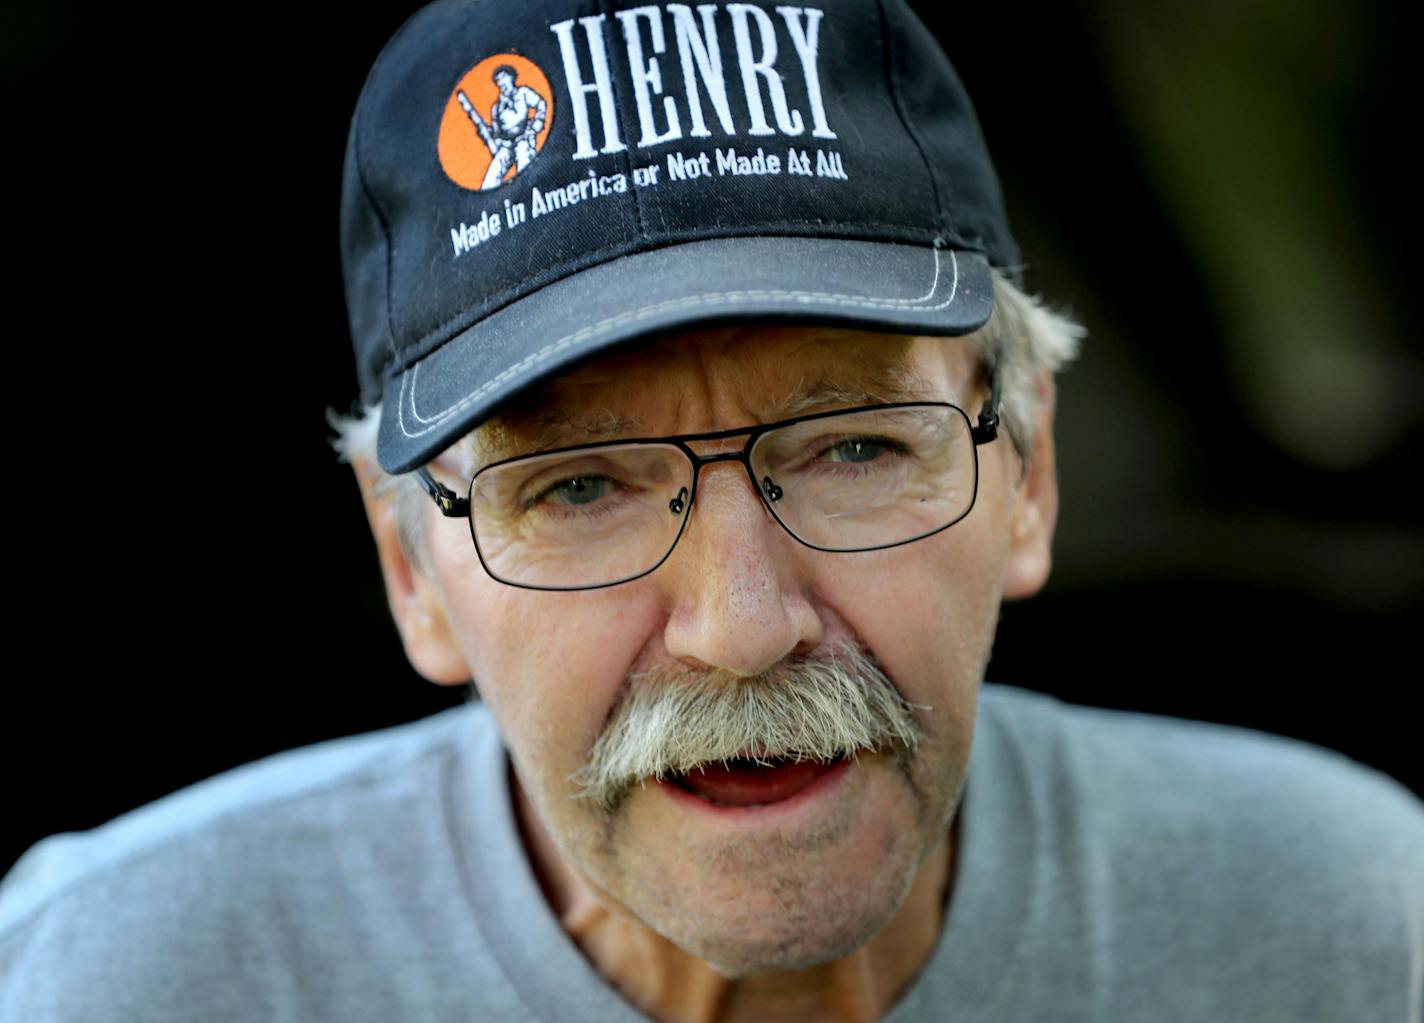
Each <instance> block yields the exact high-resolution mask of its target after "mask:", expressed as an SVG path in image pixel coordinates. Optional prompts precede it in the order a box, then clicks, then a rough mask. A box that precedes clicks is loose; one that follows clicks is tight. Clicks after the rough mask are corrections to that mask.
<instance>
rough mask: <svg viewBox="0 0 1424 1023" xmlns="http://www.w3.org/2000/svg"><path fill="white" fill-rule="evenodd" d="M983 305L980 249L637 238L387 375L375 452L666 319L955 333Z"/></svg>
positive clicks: (444, 437) (410, 447)
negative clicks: (647, 247) (623, 250)
mask: <svg viewBox="0 0 1424 1023" xmlns="http://www.w3.org/2000/svg"><path fill="white" fill-rule="evenodd" d="M992 309H993V285H992V280H991V277H990V273H989V264H988V262H987V260H986V259H985V258H984V256H982V255H981V254H979V253H977V252H969V251H963V250H958V251H957V250H953V249H941V248H933V247H930V246H925V245H902V244H893V243H886V242H867V241H849V240H845V239H828V238H794V237H749V238H717V239H711V240H706V241H696V242H687V243H685V244H681V245H671V246H666V247H663V248H658V249H653V250H651V251H647V252H638V253H634V254H632V255H628V256H622V257H619V258H617V259H613V260H610V261H608V262H606V263H600V264H599V265H597V266H594V267H590V268H589V269H587V270H583V271H581V272H579V273H575V274H573V275H571V276H569V277H565V278H563V279H562V280H559V281H556V282H554V283H552V284H549V285H547V286H545V287H543V288H541V289H539V290H538V291H536V292H534V293H533V294H531V295H529V296H527V297H525V298H522V299H519V300H518V301H516V302H513V303H511V304H509V305H506V306H504V307H503V308H501V309H499V310H498V311H497V312H495V313H492V314H491V315H489V316H487V317H485V318H483V319H481V320H480V321H479V322H478V323H475V324H474V325H473V326H471V327H470V328H468V329H467V330H465V331H463V332H461V333H460V334H457V335H456V336H455V337H453V338H451V339H450V340H449V341H448V342H446V343H445V344H444V345H442V346H441V347H440V348H438V349H437V350H435V351H434V352H431V353H430V354H429V355H427V356H426V357H425V358H424V359H422V360H420V361H419V362H417V363H415V364H413V365H412V366H410V367H408V368H407V369H406V370H405V371H404V372H402V373H400V374H398V375H397V376H395V377H393V378H392V379H390V380H388V381H387V383H386V388H385V395H384V397H383V405H382V415H381V430H380V437H379V440H378V442H377V458H378V460H379V461H380V463H381V467H382V468H383V469H385V470H386V471H387V472H389V473H402V472H409V471H410V470H412V469H415V468H417V467H419V466H421V465H423V464H424V463H426V462H428V461H430V460H431V459H432V458H434V457H435V456H436V455H438V454H439V453H440V452H441V451H443V450H444V449H445V448H447V447H449V446H450V445H451V444H453V443H454V442H455V441H456V440H457V439H459V438H460V437H461V436H463V435H464V434H465V433H467V432H468V431H470V430H472V429H473V428H474V427H475V426H477V425H479V424H480V423H481V422H483V421H484V420H485V419H487V418H489V416H490V415H491V414H493V413H494V412H495V411H496V410H497V408H498V406H499V405H500V404H501V403H503V402H505V401H507V400H509V399H510V398H511V397H513V396H514V395H515V394H517V393H518V392H520V391H522V390H524V389H525V388H527V387H529V386H530V385H532V384H535V383H537V382H539V381H540V380H544V379H546V378H548V377H551V376H556V375H558V374H559V373H561V372H564V371H565V370H567V369H568V368H570V367H571V366H572V365H573V364H575V363H577V362H580V361H582V360H583V359H585V358H587V357H588V356H590V355H593V354H595V353H597V352H602V351H605V350H607V349H609V348H612V347H614V346H616V345H619V344H622V343H623V342H626V341H629V340H632V339H634V338H640V337H646V336H647V335H650V334H655V333H659V332H662V331H667V330H671V329H674V328H687V327H693V326H707V325H710V324H714V323H728V322H745V321H748V320H756V321H762V322H781V323H791V322H796V323H824V324H827V325H833V326H842V327H852V328H858V329H862V330H879V331H884V332H887V333H896V334H931V335H956V334H966V333H969V332H970V331H972V330H976V329H977V328H979V327H981V326H983V325H984V323H985V321H986V320H988V318H989V313H990V311H991V310H992Z"/></svg>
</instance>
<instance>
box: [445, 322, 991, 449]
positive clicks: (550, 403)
mask: <svg viewBox="0 0 1424 1023" xmlns="http://www.w3.org/2000/svg"><path fill="white" fill-rule="evenodd" d="M976 352H977V347H976V345H975V344H974V338H973V335H969V336H966V337H957V338H956V337H933V338H932V337H918V336H915V335H906V334H882V333H876V332H871V331H861V330H848V329H840V328H833V327H810V326H766V325H759V326H752V327H726V328H709V329H703V330H693V331H682V332H678V333H675V334H667V335H662V336H658V337H654V338H650V339H645V340H642V341H639V342H635V343H633V344H631V345H627V346H625V347H622V348H620V349H618V350H616V351H614V352H610V353H606V354H603V355H600V356H597V357H594V358H592V359H590V360H588V361H586V362H584V363H581V364H580V365H578V366H577V367H575V368H574V369H572V370H570V371H568V372H566V373H564V374H562V375H560V376H558V377H554V378H552V379H550V380H547V381H545V382H544V383H542V384H540V385H538V386H536V387H533V388H531V389H529V390H528V391H526V392H524V393H523V394H521V395H520V396H518V397H517V398H516V399H515V400H513V401H511V402H509V403H507V404H506V405H504V406H503V407H501V409H500V410H499V412H498V413H497V414H496V415H494V416H493V417H491V418H490V419H489V420H487V421H486V422H485V423H483V424H482V425H481V426H480V427H478V428H477V429H476V430H475V431H473V432H472V433H470V434H467V435H466V436H465V437H464V438H462V439H461V441H460V442H459V443H457V444H456V445H454V446H453V447H452V448H451V449H450V451H449V452H447V454H449V455H454V456H456V458H457V459H458V461H459V462H460V463H463V465H462V466H461V467H462V468H470V467H471V466H472V465H487V464H489V463H490V462H494V461H498V460H500V459H503V458H510V457H514V456H516V455H521V454H528V453H530V452H533V451H544V450H549V449H551V448H557V447H565V446H569V445H574V444H593V443H598V442H600V441H605V440H613V439H617V438H621V437H649V436H663V435H669V434H676V433H696V432H711V431H714V430H719V429H728V428H732V427H736V426H742V425H747V426H750V425H753V424H758V423H769V422H775V421H778V420H781V419H789V418H792V417H794V416H799V415H804V414H806V413H810V412H819V411H824V410H828V409H832V408H848V407H852V406H856V405H874V404H881V403H885V402H896V401H952V402H956V403H961V404H962V403H963V402H964V401H965V400H967V399H968V397H969V396H970V391H971V390H972V388H973V385H974V382H975V379H976V373H975V369H976V367H977V359H976ZM441 461H443V462H451V461H452V459H450V458H446V457H444V456H442V459H441ZM451 467H452V468H454V467H455V466H454V465H452V466H451Z"/></svg>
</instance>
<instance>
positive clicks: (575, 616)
mask: <svg viewBox="0 0 1424 1023" xmlns="http://www.w3.org/2000/svg"><path fill="white" fill-rule="evenodd" d="M897 357H902V358H904V359H905V360H906V361H907V362H908V364H909V365H910V366H911V367H912V368H913V369H915V370H916V371H917V372H918V373H919V374H920V375H921V376H922V377H923V378H925V380H926V381H927V382H928V383H930V384H931V385H932V387H933V388H934V389H935V392H936V393H932V394H926V395H924V397H925V399H926V400H948V401H955V402H957V403H960V404H961V405H962V406H963V407H964V408H965V410H966V411H967V412H969V414H970V418H971V421H972V420H973V419H974V418H975V417H976V416H977V415H978V412H979V410H980V406H981V404H982V401H983V399H984V396H985V387H984V385H983V381H982V380H981V379H980V378H979V374H978V373H977V369H976V365H975V361H974V358H973V355H972V351H971V346H970V345H969V343H968V342H967V341H965V340H963V339H953V338H948V339H944V338H903V337H894V336H890V335H877V334H866V333H862V332H859V331H848V330H830V329H825V328H805V327H775V328H771V327H747V328H716V329H708V330H702V331H695V332H686V333H683V334H678V335H674V336H671V337H669V338H666V339H661V340H658V341H656V342H651V343H647V344H643V345H640V346H638V347H636V348H634V349H629V350H626V351H622V352H619V353H615V354H614V355H611V356H605V357H603V358H600V359H598V360H595V361H593V362H591V363H589V364H588V365H587V366H586V367H584V368H582V369H579V370H576V371H575V372H572V373H570V374H567V375H565V376H563V377H560V378H558V379H556V380H555V381H553V382H552V383H550V384H548V385H546V386H544V387H543V388H541V389H540V390H539V391H538V392H537V394H536V395H535V396H534V397H532V398H531V399H529V403H532V404H533V405H535V406H539V405H548V406H549V407H555V408H560V409H564V410H566V411H569V412H571V413H573V414H576V415H590V416H591V415H601V414H604V413H605V412H607V413H611V414H613V415H618V416H627V415H631V416H634V417H636V418H637V419H638V420H639V421H641V423H642V424H644V426H645V427H647V428H646V429H645V430H643V431H642V433H643V434H644V435H648V436H652V435H664V434H682V433H694V432H703V431H709V432H710V431H714V430H721V429H727V428H731V427H736V426H742V425H748V424H752V423H755V422H758V421H766V420H767V419H769V418H774V416H769V415H766V414H764V410H766V409H768V408H771V407H774V406H775V404H776V403H777V402H780V401H782V400H784V399H785V398H786V396H787V395H788V394H791V393H794V392H795V390H796V388H797V386H798V384H799V383H800V382H801V381H803V380H806V379H810V378H814V377H816V376H823V375H832V376H835V377H837V378H844V379H845V381H846V383H847V385H848V386H854V385H856V383H857V382H858V379H859V378H860V377H862V376H863V375H864V374H873V373H876V372H879V371H881V370H883V369H884V367H885V366H886V365H887V364H888V363H889V362H890V361H892V360H894V359H895V358H897ZM1050 408H1051V406H1050ZM1040 432H1041V434H1043V435H1044V438H1042V443H1043V444H1051V441H1049V440H1047V439H1046V437H1047V435H1048V430H1047V429H1046V428H1045V429H1042V430H1041V431H1040ZM741 442H742V438H736V439H734V440H732V441H726V442H708V443H706V444H703V445H701V446H699V450H700V451H702V452H704V453H705V452H710V451H714V450H726V449H728V448H731V447H735V446H739V445H740V444H741ZM978 453H979V464H980V483H979V491H978V497H977V500H976V504H975V507H974V510H973V511H972V512H971V513H970V515H969V516H968V517H967V518H965V519H964V520H962V521H961V522H959V523H958V524H956V525H955V526H953V527H952V528H950V529H948V530H946V531H944V532H942V533H939V534H937V535H935V536H932V537H929V538H927V539H924V540H921V541H917V542H915V543H912V544H907V545H904V546H901V547H896V548H891V549H888V550H881V551H874V552H862V553H856V554H831V553H825V552H818V551H814V550H811V549H809V548H806V547H804V546H802V545H800V544H798V543H797V542H796V541H795V540H793V539H792V538H791V537H790V536H788V535H787V534H786V533H785V532H784V531H783V530H782V529H781V527H780V526H779V525H777V524H776V522H775V521H774V520H773V519H772V518H771V516H770V515H769V513H768V512H767V511H766V509H765V507H764V506H763V505H762V504H761V502H760V499H759V498H758V496H757V494H756V493H755V491H754V490H753V489H752V486H751V484H750V482H749V481H748V479H747V477H746V474H745V472H744V471H743V470H742V468H741V467H740V466H739V465H737V464H736V463H718V464H715V465H712V466H708V467H706V468H704V470H703V475H702V480H701V482H700V484H699V491H698V494H697V499H696V503H695V505H694V507H693V510H692V517H691V520H690V522H689V523H688V526H687V529H686V531H685V533H684V535H683V537H682V539H681V541H680V542H679V544H678V546H677V548H676V549H675V550H674V551H673V553H672V555H671V556H670V557H669V559H668V560H667V561H666V562H665V563H664V564H663V565H662V566H661V567H660V568H659V569H658V570H657V571H655V572H653V573H652V574H650V575H648V576H646V577H644V578H642V579H639V580H635V581H634V582H631V583H626V584H623V585H620V586H615V587H610V588H606V589H601V590H593V591H581V592H569V593H558V592H537V591H528V590H521V589H516V588H512V587H507V586H503V585H501V584H499V583H496V582H494V581H493V580H491V579H490V578H489V577H488V576H487V575H486V574H485V573H484V571H483V570H482V569H481V567H480V565H479V563H478V561H477V559H476V556H475V552H474V550H473V548H472V545H471V544H470V538H469V533H468V530H467V529H466V527H465V525H464V524H463V523H461V522H458V521H454V520H445V519H441V518H439V517H437V516H435V514H434V510H433V508H432V509H431V511H430V514H431V519H430V521H429V522H428V524H427V525H428V530H427V536H428V538H429V544H430V554H431V559H430V560H431V563H432V565H433V566H434V567H433V569H432V573H433V578H432V579H431V580H430V582H431V584H432V585H431V587H430V589H429V591H426V592H427V596H426V598H425V600H426V604H427V605H428V606H427V608H426V610H427V612H428V613H429V614H430V615H432V616H434V617H436V618H438V619H440V621H441V623H442V627H441V629H439V630H435V633H436V634H437V636H438V638H436V639H431V640H428V641H422V640H412V639H411V635H412V634H411V633H410V632H409V631H408V630H406V629H404V628H403V634H405V635H406V637H407V649H408V650H409V651H410V652H411V655H412V661H413V662H414V663H417V666H419V665H420V664H421V663H422V662H421V660H420V654H421V651H420V650H419V649H416V647H419V645H420V643H421V642H429V643H444V644H445V645H446V646H447V647H453V648H454V651H444V652H443V653H442V656H444V657H446V661H448V660H450V659H453V658H457V659H458V660H459V661H462V662H463V664H464V665H466V666H468V669H469V671H470V673H471V674H472V676H473V678H474V679H475V680H476V681H477V683H478V685H479V689H480V693H481V695H482V697H483V698H484V700H485V701H486V703H487V704H488V706H489V708H490V710H491V712H492V713H493V714H494V716H495V719H496V720H497V722H498V724H499V727H500V730H501V733H502V735H503V736H504V739H505V742H506V745H507V746H508V748H509V752H510V757H511V763H512V766H513V769H514V777H513V779H512V785H513V788H514V796H515V800H516V806H517V807H518V809H519V813H520V825H521V829H522V833H523V835H524V837H525V841H526V844H527V845H528V847H529V852H530V856H531V860H532V861H533V862H534V864H535V866H536V868H537V870H538V872H539V874H540V877H541V880H542V881H543V883H544V885H545V888H546V893H547V895H548V897H549V900H550V903H551V905H552V907H553V909H554V911H555V912H556V913H558V914H559V915H560V918H561V919H562V921H563V922H564V924H565V927H566V928H567V929H569V930H570V932H571V933H572V934H573V935H574V937H575V940H576V941H578V942H579V944H580V946H581V947H582V948H583V950H584V951H585V954H587V955H588V956H589V958H590V959H591V960H592V961H593V963H594V964H595V966H597V967H598V968H599V969H600V970H601V971H602V972H603V973H604V975H605V976H606V977H608V978H609V979H610V980H611V981H613V982H614V983H615V984H616V985H617V986H619V988H620V989H621V990H622V991H623V992H624V994H625V995H626V996H627V997H629V998H630V999H631V1000H633V1001H634V1002H635V1003H637V1004H639V1005H640V1007H642V1008H643V1010H644V1011H645V1012H648V1013H650V1014H651V1015H653V1016H654V1017H655V1018H659V1019H668V1020H672V1019H678V1020H693V1019H713V1018H736V1017H740V1016H742V1015H743V1014H745V1015H746V1018H757V1014H758V1012H762V1013H764V1012H765V1011H766V1010H767V1008H768V1006H770V1005H773V1004H774V1005H777V1006H779V1007H780V1009H778V1011H782V1010H783V1009H785V1008H786V1007H787V1006H789V1005H791V1004H793V1003H794V1004H795V1005H796V1006H797V1007H798V1011H806V1012H815V1013H818V1014H822V1015H824V1016H825V1017H826V1018H861V1019H870V1018H875V1016H877V1015H879V1014H881V1013H883V1012H884V1011H885V1009H886V1008H888V1006H889V1004H891V1002H892V1001H893V999H894V998H895V996H896V995H897V994H898V993H899V992H900V991H901V990H903V988H904V987H905V986H906V985H907V984H908V982H909V981H910V980H912V979H913V976H914V974H915V973H916V972H917V971H918V969H919V968H920V966H921V965H922V964H923V962H924V960H925V959H926V958H927V957H928V955H929V952H930V951H931V949H932V947H933V942H934V940H935V938H936V936H937V934H938V929H939V922H940V920H941V919H942V915H943V898H944V896H945V895H946V894H947V890H948V884H949V877H950V872H951V869H952V862H953V849H952V841H951V840H950V837H949V834H950V832H949V828H950V824H951V821H952V820H953V814H954V810H955V808H956V805H957V801H958V798H959V795H960V792H961V786H962V784H963V781H964V771H965V766H966V763H967V761H968V756H969V749H970V742H971V739H972V730H973V721H974V712H975V706H976V701H977V695H978V685H979V681H980V679H981V677H982V672H983V669H984V666H985V664H986V662H987V659H988V654H989V648H990V644H991V641H992V638H993V633H994V628H995V624H996V622H997V616H998V611H999V605H1000V601H1001V598H1002V597H1003V596H1005V595H1008V596H1019V595H1026V594H1028V593H1030V592H1032V591H1033V590H1035V589H1037V588H1038V587H1039V586H1040V585H1041V584H1042V581H1043V577H1044V576H1045V575H1046V572H1047V540H1048V536H1049V535H1051V528H1052V518H1053V515H1052V501H1051V500H1048V499H1047V498H1044V499H1043V501H1042V503H1043V505H1044V508H1042V509H1039V510H1038V512H1037V513H1035V514H1028V515H1025V514H1024V510H1023V506H1025V505H1032V504H1035V503H1036V501H1037V500H1038V499H1036V498H1035V497H1034V493H1035V491H1034V489H1033V488H1032V487H1028V486H1025V484H1024V483H1022V482H1021V481H1020V470H1021V466H1020V464H1019V462H1018V459H1017V458H1016V456H1015V455H1014V453H1013V448H1012V444H1011V443H1010V442H1009V440H1008V438H1007V437H1006V436H1002V435H1001V437H1000V438H999V439H998V440H996V441H994V442H993V443H991V444H989V445H986V446H984V447H981V448H980V449H979V452H978ZM1045 457H1046V461H1047V463H1048V473H1049V475H1050V476H1051V464H1052V459H1051V448H1048V449H1047V455H1046V456H1045ZM1037 458H1038V455H1037V451H1036V453H1035V461H1037ZM449 482H451V483H452V484H454V483H456V482H457V481H456V480H454V479H453V478H451V479H450V480H449ZM1049 487H1051V479H1049V480H1048V482H1047V483H1045V484H1043V493H1044V494H1046V493H1047V489H1046V488H1049ZM1025 523H1027V525H1025ZM1035 525H1037V527H1039V528H1037V530H1036V531H1035V529H1034V528H1032V527H1033V526H1035ZM388 575H389V573H388ZM395 604H396V601H395V599H394V597H393V606H394V605H395ZM401 613H402V612H401V611H399V610H398V611H397V615H398V617H400V615H401ZM846 640H854V641H857V642H860V643H863V644H865V645H866V646H867V647H868V648H869V649H870V651H871V652H872V653H873V654H874V656H875V657H876V658H877V659H878V660H879V662H880V664H881V665H882V666H883V667H884V668H885V670H886V672H887V673H888V674H889V676H890V678H891V679H892V680H893V681H894V682H895V684H896V685H897V687H898V688H899V689H900V691H901V693H902V694H903V695H904V696H905V697H906V698H907V699H908V700H909V701H910V702H911V703H913V704H916V705H923V709H919V710H917V711H916V714H917V717H918V719H919V721H920V724H921V725H922V727H923V728H924V731H925V739H924V742H923V743H922V745H921V747H920V750H919V752H918V754H917V755H916V756H914V757H913V758H912V759H908V760H907V762H903V763H902V762H900V760H899V759H897V758H896V757H895V756H893V755H863V756H862V757H861V758H860V759H859V761H858V763H857V764H856V765H854V766H853V767H852V769H851V770H850V771H848V772H847V773H846V774H845V776H844V777H843V779H842V780H841V782H840V784H839V785H838V787H836V788H835V789H834V790H833V791H832V792H831V793H830V794H829V795H827V796H824V797H818V799H817V801H816V802H815V803H814V804H813V806H812V807H811V810H810V812H807V813H803V814H798V815H796V816H795V817H794V818H790V819H789V823H785V824H781V825H776V826H771V825H758V824H755V823H753V824H748V825H746V826H744V827H742V828H741V829H733V828H730V827H728V826H725V824H721V823H719V824H716V825H714V824H712V823H710V822H709V821H708V820H706V819H704V818H703V817H700V816H698V815H697V814H695V813H690V812H689V810H688V809H687V808H686V807H683V806H680V805H678V803H677V802H676V801H675V800H672V799H670V798H669V797H668V796H667V795H666V794H665V793H663V792H661V791H660V790H659V789H658V788H657V787H656V786H654V785H648V786H645V787H641V788H640V787H635V788H634V789H632V790H631V791H630V792H629V794H628V796H627V797H626V798H625V799H624V800H623V802H622V803H621V805H620V806H619V808H618V809H617V810H616V811H615V812H614V813H613V814H612V815H604V814H603V813H602V812H601V811H599V810H598V809H597V808H596V807H595V806H593V805H591V804H590V803H589V802H588V801H578V800H573V799H571V798H570V796H571V794H572V792H573V791H574V789H575V787H576V786H574V784H573V783H571V782H570V781H569V780H568V779H569V776H570V775H571V774H572V773H573V772H575V771H576V770H577V769H578V768H579V767H581V766H582V765H583V763H584V762H585V760H586V759H587V756H588V753H589V750H590V749H591V747H592V745H593V743H594V741H595V739H596V738H597V737H598V735H599V733H600V730H601V729H602V726H603V724H604V721H605V719H606V717H607V714H608V712H609V710H610V708H611V707H612V706H613V703H614V700H615V699H616V697H617V695H618V691H619V687H620V686H621V685H622V683H623V682H624V680H625V679H626V677H627V676H628V674H629V673H630V672H634V671H639V670H643V669H647V668H650V667H653V666H658V665H677V664H681V665H685V666H688V667H694V668H705V667H712V668H717V669H721V670H723V671H727V672H730V673H733V674H737V675H744V674H750V673H753V672H757V671H761V670H763V669H765V668H767V667H769V666H771V665H773V664H775V663H777V662H778V661H780V660H782V659H784V658H786V657H788V656H792V655H804V654H815V653H816V652H819V651H823V650H825V649H826V648H828V647H830V646H831V645H833V644H835V643H837V642H839V641H846ZM456 652H457V653H456ZM446 661H437V662H438V663H446ZM437 662H431V663H437ZM432 674H433V673H432ZM437 680H439V681H449V682H454V681H457V679H456V678H455V677H453V675H452V677H450V678H441V679H437ZM907 894H911V897H910V898H908V899H907ZM709 964H711V966H715V967H716V972H713V970H712V969H711V967H710V966H709ZM761 1018H766V1017H765V1016H764V1015H763V1016H762V1017H761Z"/></svg>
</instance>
